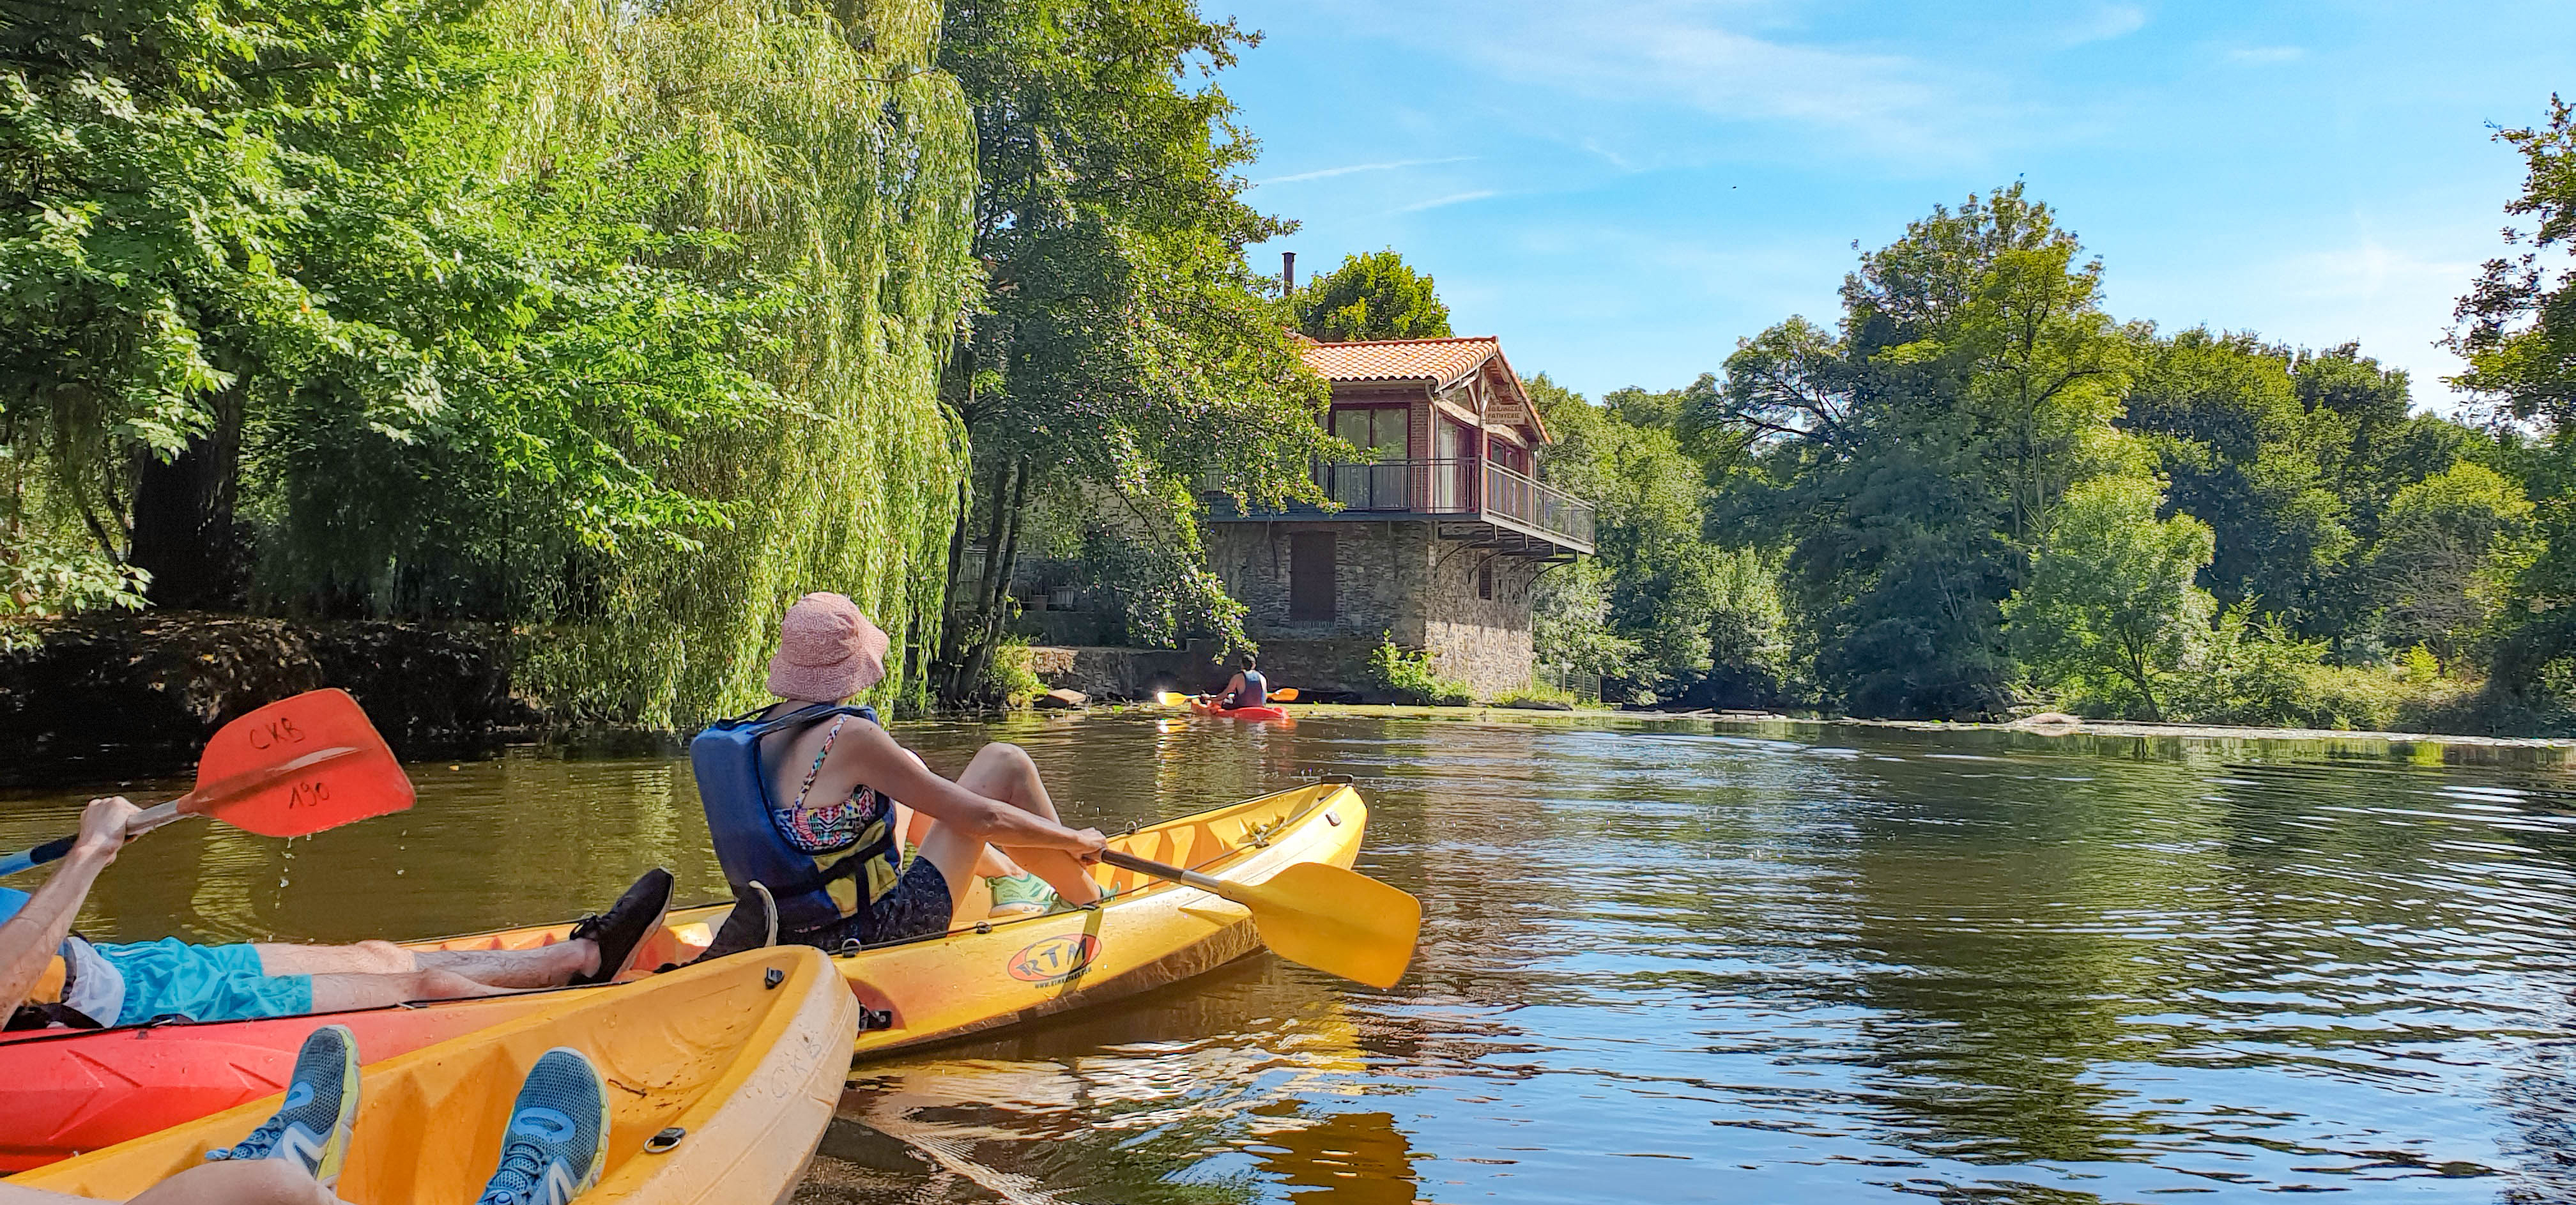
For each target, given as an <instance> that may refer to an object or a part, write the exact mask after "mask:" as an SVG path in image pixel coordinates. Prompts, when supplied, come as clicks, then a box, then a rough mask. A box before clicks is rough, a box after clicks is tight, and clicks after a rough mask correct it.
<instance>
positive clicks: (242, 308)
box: [0, 0, 971, 722]
mask: <svg viewBox="0 0 2576 1205" xmlns="http://www.w3.org/2000/svg"><path fill="white" fill-rule="evenodd" d="M21 7H22V8H23V9H24V10H25V11H20V12H13V13H11V14H10V16H11V17H12V18H14V19H13V20H11V21H10V22H8V24H7V29H6V32H5V34H0V40H5V42H6V45H5V47H0V49H4V50H5V52H6V53H5V54H0V59H5V61H6V62H8V64H9V66H8V67H7V68H6V69H5V71H0V171H5V172H6V177H5V187H6V189H7V190H8V191H7V194H6V195H7V202H8V204H7V209H6V215H5V221H6V222H7V226H6V228H5V229H0V273H4V274H5V280H0V286H5V287H0V306H5V307H6V308H5V310H0V358H5V359H6V360H7V361H8V362H9V363H10V364H11V366H12V368H13V370H14V372H13V376H12V379H11V383H10V385H9V386H6V387H4V388H5V390H6V392H5V393H0V440H4V441H5V442H6V443H7V444H8V446H9V448H10V451H11V459H10V461H9V463H8V466H7V467H8V468H9V469H10V470H11V472H12V476H13V481H12V483H11V485H12V489H11V491H10V497H11V498H13V499H16V500H17V501H16V502H14V503H13V504H12V505H13V506H15V507H17V508H18V509H17V510H16V511H14V512H13V514H12V515H11V516H9V518H10V520H11V522H13V523H15V524H18V525H20V526H21V527H24V528H32V529H35V530H37V531H39V532H50V533H53V534H55V535H59V534H60V533H62V532H64V531H66V530H69V529H70V527H71V525H70V524H69V523H66V522H65V521H64V518H63V516H66V515H70V516H75V517H76V519H77V525H78V529H79V530H81V531H83V532H85V533H86V534H87V535H88V536H89V537H90V541H91V548H89V549H88V550H86V554H87V555H90V556H92V557H94V558H95V559H96V561H97V562H98V564H99V565H101V566H104V567H106V568H108V569H110V570H123V571H126V572H128V573H129V574H130V576H129V578H128V580H135V579H136V578H139V576H140V575H139V574H131V568H129V566H131V567H141V568H151V569H154V570H155V571H156V572H158V573H160V579H159V580H156V581H154V582H152V583H151V588H152V590H153V591H154V595H155V597H156V598H158V597H163V592H164V591H165V590H168V591H173V593H171V594H170V595H169V596H168V598H169V600H170V601H189V602H213V603H217V604H225V603H231V604H235V605H237V604H238V603H240V602H248V603H250V604H252V605H254V606H258V607H262V608H265V609H273V610H287V611H306V612H320V613H323V614H366V615H387V616H406V617H410V616H420V617H429V616H436V617H450V616H461V617H477V618H494V619H507V620H513V621H520V622H534V623H555V624H560V625H563V626H562V627H561V628H560V629H559V630H558V631H556V632H555V633H553V634H551V635H550V636H549V637H548V638H546V639H544V640H542V641H538V642H536V644H535V646H534V650H533V652H534V655H533V656H532V658H531V659H530V660H529V662H528V663H527V665H526V666H525V669H526V671H527V674H526V676H527V679H528V681H529V683H530V684H531V685H533V686H535V687H536V688H537V689H539V690H541V691H544V692H546V693H547V694H548V695H549V698H550V701H552V702H554V703H556V704H557V705H558V706H559V708H560V709H562V710H564V711H567V712H570V713H573V714H594V715H598V716H601V717H603V718H618V719H640V720H645V721H648V722H676V721H677V720H678V719H680V718H682V717H694V716H700V715H705V714H708V713H709V712H710V711H713V710H719V709H722V708H724V707H727V706H731V705H733V704H735V703H738V702H743V701H746V700H747V699H749V698H750V697H751V696H752V695H753V693H754V692H756V690H757V685H758V680H759V679H758V656H757V653H758V646H759V645H760V644H762V643H764V642H765V640H766V638H767V629H768V627H769V626H770V624H771V623H772V622H774V616H775V614H776V612H777V610H778V609H779V608H781V607H783V606H784V605H785V603H786V602H787V601H788V600H789V599H791V598H793V597H794V596H795V594H797V593H799V592H801V591H802V590H805V589H809V588H813V587H815V586H831V587H834V588H839V589H843V590H846V591H847V592H849V593H851V594H853V595H855V596H857V597H859V598H860V599H861V600H862V601H863V603H865V604H867V605H868V606H869V607H870V608H871V609H872V610H875V611H877V612H878V613H879V614H880V615H881V616H882V617H884V618H885V619H886V620H887V627H888V628H889V630H891V631H893V632H895V633H896V635H897V638H898V639H899V640H902V639H904V638H905V637H906V635H907V633H908V632H909V630H910V628H911V626H912V619H913V617H914V616H915V615H916V614H917V613H920V612H922V611H925V610H927V609H928V606H929V605H931V600H929V599H927V598H925V597H924V594H923V592H922V590H921V588H920V583H921V581H922V580H923V578H924V577H925V576H926V575H929V574H932V573H935V566H936V564H937V560H938V556H939V544H938V540H939V539H940V538H941V537H942V536H944V534H945V530H946V528H947V526H948V524H947V522H946V517H947V511H948V508H949V507H951V506H953V493H952V492H951V490H950V488H949V487H948V485H947V481H948V480H949V479H951V476H952V473H953V466H954V465H955V464H956V460H957V452H956V449H955V447H954V445H953V441H952V438H951V436H950V433H949V432H948V430H947V429H946V426H945V424H944V422H943V421H942V420H941V418H940V415H939V412H938V410H937V407H936V401H935V399H934V398H933V397H932V395H931V393H930V390H929V384H930V376H931V368H932V365H933V363H934V359H933V339H934V337H935V336H937V335H938V334H940V333H942V332H944V330H945V329H946V327H947V325H948V323H949V320H950V317H951V315H953V314H954V313H955V310H956V307H957V304H958V299H959V296H960V294H961V284H962V280H963V265H964V262H965V261H964V251H965V233H966V227H965V223H964V221H963V217H964V198H965V195H966V194H965V187H966V185H967V184H968V182H969V180H970V175H969V172H970V168H971V164H970V160H969V156H968V153H967V146H966V143H965V137H966V134H967V131H968V126H967V121H966V114H965V111H964V109H963V107H962V105H961V104H960V103H959V95H958V92H957V89H956V86H955V84H954V82H953V81H951V80H948V79H947V78H945V77H943V76H939V75H937V74H935V73H931V72H928V71H926V70H924V68H926V67H927V65H928V63H927V56H928V53H929V47H930V43H931V35H932V34H933V32H934V27H933V26H932V24H931V23H930V21H929V10H927V9H919V8H907V7H905V6H902V5H887V6H883V7H878V8H866V9H857V8H854V9H853V10H851V11H850V12H849V13H848V19H847V21H844V20H842V19H839V18H836V17H833V16H830V15H827V14H825V13H823V12H820V11H817V10H814V9H812V8H809V7H806V6H803V5H799V4H792V3H764V2H759V0H701V2H684V3H671V4H664V5H655V6H648V7H643V8H635V9H622V10H611V9H604V8H598V7H595V6H594V7H588V8H585V7H582V6H562V5H556V4H551V3H540V2H538V0H525V2H521V0H496V2H495V3H492V4H490V5H488V6H474V5H468V4H449V3H444V2H441V0H303V2H299V3H293V4H285V3H274V2H262V0H228V2H224V3H212V4H200V3H185V4H181V3H159V2H157V0H146V2H143V3H135V4H124V3H119V4H113V5H109V4H93V5H71V6H55V5H44V6H33V5H30V6H21ZM191 552H194V553H196V554H197V555H193V556H192V555H188V554H189V553H191ZM55 560H56V561H57V562H59V561H60V560H61V558H60V556H56V557H55ZM188 577H196V578H198V579H201V580H197V581H194V582H188V581H184V580H181V579H184V578H188ZM182 586H185V587H187V589H185V590H181V589H180V588H181V587H182ZM77 601H78V597H77V594H76V592H60V593H59V595H58V597H57V598H55V599H53V600H51V601H50V602H47V601H38V602H36V603H34V604H33V609H59V608H60V607H62V606H63V605H66V604H68V603H72V602H77Z"/></svg>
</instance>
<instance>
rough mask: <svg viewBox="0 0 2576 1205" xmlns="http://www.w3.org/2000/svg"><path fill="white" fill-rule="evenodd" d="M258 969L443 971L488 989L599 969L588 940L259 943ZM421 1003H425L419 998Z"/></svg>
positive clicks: (552, 983)
mask: <svg viewBox="0 0 2576 1205" xmlns="http://www.w3.org/2000/svg"><path fill="white" fill-rule="evenodd" d="M255 948H256V949H257V950H258V951H259V969H260V971H261V973H263V974H267V975H406V974H410V973H411V972H414V971H445V972H448V973H449V974H453V975H460V976H463V977H464V978H467V979H471V980H474V981H475V982H477V983H481V984H484V985H485V986H488V987H562V986H563V985H565V984H567V983H570V982H572V979H573V976H575V975H587V974H589V973H590V972H591V971H592V970H593V969H595V968H597V967H598V965H599V943H597V942H594V941H591V940H590V939H588V938H575V939H574V940H571V941H559V942H556V943H554V944H553V945H548V946H538V947H536V948H534V949H528V950H420V951H413V950H406V949H404V948H402V947H401V946H398V945H395V944H393V943H392V942H389V941H362V942H358V943H357V944H355V945H346V946H299V945H287V944H284V943H277V942H261V943H260V944H259V945H258V946H256V947H255ZM422 998H423V999H426V998H427V997H422Z"/></svg>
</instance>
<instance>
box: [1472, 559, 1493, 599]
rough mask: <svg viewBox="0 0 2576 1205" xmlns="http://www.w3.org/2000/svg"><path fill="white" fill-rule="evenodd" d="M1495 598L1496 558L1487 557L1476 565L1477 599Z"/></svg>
mask: <svg viewBox="0 0 2576 1205" xmlns="http://www.w3.org/2000/svg"><path fill="white" fill-rule="evenodd" d="M1493 596H1494V558H1492V557H1486V558H1485V559H1484V560H1482V561H1479V562H1477V563H1476V597H1478V598H1492V597H1493Z"/></svg>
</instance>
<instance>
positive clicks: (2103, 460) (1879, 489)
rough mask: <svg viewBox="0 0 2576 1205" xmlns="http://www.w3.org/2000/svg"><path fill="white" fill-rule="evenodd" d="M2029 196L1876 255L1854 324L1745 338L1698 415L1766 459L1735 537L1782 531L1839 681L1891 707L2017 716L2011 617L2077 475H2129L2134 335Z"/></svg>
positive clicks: (1838, 689) (1922, 224) (1917, 230)
mask: <svg viewBox="0 0 2576 1205" xmlns="http://www.w3.org/2000/svg"><path fill="white" fill-rule="evenodd" d="M2079 250H2080V248H2079V246H2078V244H2077V242H2076V239H2075V237H2074V236H2073V235H2072V234H2070V233H2068V232H2066V231H2064V230H2061V229H2059V228H2058V226H2057V225H2056V219H2055V216H2054V215H2053V214H2052V213H2051V212H2050V211H2049V209H2048V207H2047V206H2046V205H2043V204H2040V203H2038V202H2036V201H2033V200H2030V199H2029V198H2027V197H2026V196H2024V195H2023V192H2022V189H2021V187H2020V186H2019V185H2013V186H2010V187H2007V188H2002V189H1998V190H1996V191H1995V192H1993V193H1992V194H1990V195H1988V196H1984V197H1974V196H1972V197H1970V198H1969V199H1968V200H1967V201H1966V203H1964V204H1962V205H1961V206H1960V207H1959V208H1958V209H1957V210H1955V211H1953V210H1951V209H1948V208H1946V207H1936V208H1935V209H1934V210H1933V212H1932V214H1931V216H1929V217H1926V218H1924V219H1922V220H1920V221H1917V222H1914V223H1912V224H1911V225H1909V226H1908V227H1907V228H1906V233H1905V235H1904V237H1902V238H1900V239H1898V240H1897V241H1896V242H1895V243H1892V244H1890V245H1889V246H1887V247H1885V248H1882V249H1880V250H1878V251H1874V252H1871V253H1869V254H1867V255H1864V256H1863V257H1862V259H1861V264H1860V267H1859V269H1858V270H1857V271H1855V272H1854V273H1853V274H1852V275H1850V276H1849V277H1847V278H1845V280H1844V284H1843V291H1842V292H1843V321H1842V323H1841V326H1840V328H1839V329H1838V330H1837V329H1828V328H1826V327H1823V326H1820V325H1818V324H1815V323H1812V322H1809V321H1807V320H1805V319H1803V318H1793V319H1791V320H1789V321H1788V322H1785V323H1782V324H1781V325H1779V326H1776V327H1773V328H1772V329H1770V330H1768V331H1765V332H1763V333H1762V334H1760V335H1757V336H1755V337H1753V338H1750V339H1747V340H1744V341H1743V342H1742V343H1741V344H1739V345H1738V347H1737V350H1736V352H1735V354H1734V355H1732V356H1730V357H1728V359H1727V363H1726V378H1725V385H1724V387H1723V388H1722V389H1719V390H1716V391H1714V392H1711V393H1708V394H1707V395H1706V396H1705V397H1704V399H1703V400H1702V401H1701V402H1700V403H1699V404H1698V405H1697V406H1695V407H1694V410H1693V413H1692V414H1691V415H1689V416H1688V417H1687V419H1686V421H1687V423H1688V424H1689V426H1690V427H1691V428H1692V429H1693V430H1695V431H1698V432H1701V433H1704V434H1703V435H1702V436H1701V438H1702V439H1708V438H1711V437H1712V435H1713V434H1715V433H1724V432H1729V431H1733V432H1740V433H1742V435H1743V438H1744V439H1745V440H1746V441H1748V443H1749V447H1750V449H1751V452H1750V454H1751V457H1752V460H1751V462H1750V464H1749V466H1748V471H1746V472H1744V473H1741V474H1738V475H1736V476H1735V477H1734V478H1732V480H1731V483H1730V485H1729V486H1728V488H1727V491H1726V505H1724V506H1723V507H1721V508H1720V510H1719V512H1718V514H1717V516H1716V518H1717V520H1718V523H1719V526H1720V527H1722V528H1724V529H1727V530H1731V531H1735V532H1740V533H1743V534H1745V535H1747V536H1757V535H1758V536H1761V537H1762V538H1764V539H1765V540H1766V541H1772V540H1776V541H1780V542H1781V543H1783V544H1784V545H1785V547H1786V549H1787V567H1788V574H1789V580H1790V581H1791V582H1792V583H1793V588H1794V589H1795V591H1796V593H1797V606H1796V607H1795V608H1794V614H1795V616H1796V620H1797V626H1798V627H1799V628H1800V630H1801V633H1800V643H1801V645H1802V646H1803V648H1804V650H1805V651H1806V653H1807V655H1808V656H1809V657H1811V658H1812V664H1813V665H1814V669H1815V673H1816V675H1817V678H1818V679H1819V681H1820V683H1821V684H1822V685H1823V686H1824V687H1825V688H1826V689H1827V690H1828V691H1829V692H1831V693H1832V694H1834V695H1836V696H1838V697H1839V698H1840V699H1841V701H1842V702H1843V704H1844V705H1845V706H1847V707H1849V708H1851V709H1852V710H1854V711H1857V712H1860V713H1862V714H1869V715H1939V716H1949V715H1954V714H1982V713H1991V712H1994V711H1998V710H2001V709H2002V708H2003V707H2004V706H2005V705H2007V704H2008V703H2009V701H2010V698H2011V690H2012V682H2013V680H2014V678H2015V677H2016V676H2017V671H2016V669H2015V667H2014V664H2013V661H2012V656H2011V650H2010V648H2009V647H2008V645H2007V643H2006V641H2005V640H2004V638H2003V634H2002V618H2003V617H2002V612H2001V610H2000V605H2001V603H2002V602H2003V600H2004V599H2005V598H2006V597H2007V596H2009V595H2010V594H2011V593H2012V591H2013V590H2014V589H2015V588H2016V587H2017V586H2018V585H2019V584H2020V581H2021V575H2022V572H2023V570H2024V567H2025V566H2026V564H2027V562H2028V558H2029V556H2030V552H2031V548H2032V545H2033V544H2034V543H2035V542H2036V541H2037V539H2038V537H2039V535H2040V533H2041V532H2043V531H2045V530H2046V529H2047V526H2048V523H2049V515H2050V512H2051V511H2052V510H2053V509H2054V508H2055V507H2056V505H2057V501H2058V498H2059V497H2060V496H2061V495H2062V494H2063V493H2064V491H2065V490H2066V489H2067V488H2069V487H2070V486H2071V485H2073V484H2074V483H2076V482H2080V481H2083V480H2086V479H2088V478H2090V477H2092V476H2096V475H2099V474H2101V473H2104V472H2108V471H2114V470H2119V469H2123V468H2124V467H2125V464H2124V462H2125V461H2126V459H2128V458H2130V457H2133V456H2134V454H2135V452H2134V449H2131V448H2129V447H2128V446H2127V445H2125V444H2123V443H2122V442H2121V441H2120V440H2119V438H2118V435H2117V432H2116V431H2114V430H2113V428H2112V426H2111V419H2112V418H2113V417H2114V416H2115V415H2116V414H2117V413H2118V410H2119V397H2120V395H2121V393H2122V391H2123V389H2124V387H2125V385H2126V382H2127V379H2128V376H2129V373H2130V371H2131V361H2132V344H2133V341H2134V336H2133V335H2132V334H2131V333H2129V332H2123V331H2120V330H2118V329H2116V328H2115V327H2114V326H2113V324H2112V323H2111V321H2110V319H2109V317H2108V316H2107V315H2105V314H2104V313H2103V312H2102V310H2101V307H2100V284H2101V267H2100V265H2099V264H2098V263H2094V262H2087V263H2082V264H2079V263H2077V262H2076V256H2077V254H2078V252H2079Z"/></svg>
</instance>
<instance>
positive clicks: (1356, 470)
mask: <svg viewBox="0 0 2576 1205" xmlns="http://www.w3.org/2000/svg"><path fill="white" fill-rule="evenodd" d="M1333 434H1334V435H1336V436H1338V437H1340V438H1341V439H1342V440H1344V441H1345V442H1347V443H1349V444H1351V445H1352V446H1353V447H1357V448H1360V449H1362V450H1364V451H1369V452H1374V453H1376V456H1375V458H1374V460H1375V463H1373V464H1367V465H1335V466H1334V467H1333V471H1332V472H1333V479H1332V480H1331V481H1328V482H1326V483H1325V489H1326V490H1328V491H1329V492H1331V494H1332V495H1333V501H1335V502H1339V503H1341V504H1342V505H1344V506H1347V507H1350V508H1352V509H1354V510H1410V509H1412V507H1411V505H1410V504H1409V502H1408V500H1407V498H1406V490H1405V488H1404V487H1405V470H1404V466H1403V465H1401V464H1399V463H1395V462H1398V461H1401V460H1403V459H1405V458H1406V457H1408V456H1411V455H1412V454H1413V444H1412V438H1413V415H1412V409H1411V407H1409V406H1336V407H1334V408H1333Z"/></svg>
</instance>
